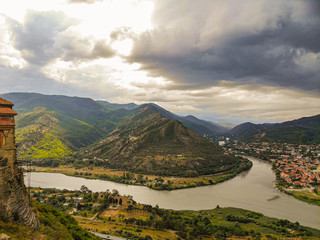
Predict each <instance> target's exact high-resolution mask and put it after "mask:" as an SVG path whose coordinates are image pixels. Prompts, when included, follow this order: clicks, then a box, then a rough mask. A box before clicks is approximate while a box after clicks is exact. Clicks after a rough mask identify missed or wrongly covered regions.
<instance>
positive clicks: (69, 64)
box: [0, 0, 320, 122]
mask: <svg viewBox="0 0 320 240" xmlns="http://www.w3.org/2000/svg"><path fill="white" fill-rule="evenodd" d="M17 5H19V8H17V7H16V6H17ZM319 23H320V3H319V1H317V0H291V1H289V0H259V1H257V0H243V1H239V0H224V1H220V0H197V1H193V0H183V1H172V0H135V1H131V0H122V1H114V0H50V1H48V2H45V1H43V0H30V1H20V0H11V1H9V2H8V3H6V4H5V5H4V6H2V8H1V9H0V92H11V91H29V92H40V93H45V94H66V95H78V96H84V97H91V98H94V99H105V100H107V101H113V102H119V103H126V102H136V103H138V104H141V103H145V102H155V103H157V104H159V105H161V106H163V107H165V108H167V109H168V110H170V111H173V112H176V113H178V114H182V115H188V114H194V115H196V116H199V117H202V118H205V119H208V120H214V121H215V120H219V121H220V120H221V121H226V120H229V121H231V122H232V121H234V122H241V121H257V122H264V121H267V122H278V121H285V120H291V119H293V118H299V117H303V116H307V115H315V114H319V105H320V95H319V90H320V67H319V66H320V42H319V39H320V28H319Z"/></svg>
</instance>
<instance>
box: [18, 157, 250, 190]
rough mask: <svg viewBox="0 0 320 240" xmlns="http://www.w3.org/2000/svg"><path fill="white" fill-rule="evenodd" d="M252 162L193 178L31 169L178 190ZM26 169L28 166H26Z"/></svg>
mask: <svg viewBox="0 0 320 240" xmlns="http://www.w3.org/2000/svg"><path fill="white" fill-rule="evenodd" d="M251 167H252V162H251V161H249V162H248V163H244V164H242V165H240V167H239V168H238V169H237V170H233V171H228V172H222V173H218V174H214V175H206V176H199V177H191V178H186V177H184V178H180V177H167V176H156V175H144V174H136V173H131V172H126V171H119V170H113V169H105V168H98V167H95V168H91V167H85V168H81V169H78V168H74V167H69V166H66V165H60V166H58V167H36V166H33V167H32V169H31V171H34V172H49V173H62V174H65V175H67V176H73V177H82V178H87V179H99V180H107V181H112V182H117V183H124V184H128V185H137V186H145V187H148V188H151V189H153V190H177V189H185V188H193V187H199V186H208V185H215V184H217V183H221V182H224V181H226V180H228V179H231V178H233V177H235V176H237V175H238V174H239V173H241V172H244V171H246V170H249V169H250V168H251ZM24 169H26V167H24Z"/></svg>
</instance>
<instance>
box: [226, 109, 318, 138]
mask: <svg viewBox="0 0 320 240" xmlns="http://www.w3.org/2000/svg"><path fill="white" fill-rule="evenodd" d="M228 134H229V135H230V136H231V137H233V138H236V139H239V140H242V141H247V142H250V141H254V140H262V141H269V142H287V143H297V144H308V143H320V115H316V116H312V117H304V118H300V119H297V120H293V121H287V122H283V123H274V124H272V123H264V124H253V123H250V122H247V123H243V124H240V125H238V126H236V127H234V128H233V129H232V130H230V131H229V133H228Z"/></svg>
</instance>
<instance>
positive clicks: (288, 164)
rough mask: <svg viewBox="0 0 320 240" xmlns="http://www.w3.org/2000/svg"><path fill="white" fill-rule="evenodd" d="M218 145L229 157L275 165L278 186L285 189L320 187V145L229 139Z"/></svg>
mask: <svg viewBox="0 0 320 240" xmlns="http://www.w3.org/2000/svg"><path fill="white" fill-rule="evenodd" d="M218 144H219V146H220V147H222V148H223V149H224V150H225V151H226V152H228V153H229V154H241V155H250V156H255V157H258V158H260V159H263V160H266V161H269V162H272V164H273V169H274V170H275V172H276V174H277V176H278V183H279V184H280V185H281V186H283V187H286V188H301V187H304V188H306V187H307V188H314V187H315V186H319V185H320V145H298V144H288V143H268V142H253V143H244V142H240V141H230V140H229V139H228V138H226V139H224V140H223V141H219V142H218ZM279 178H280V179H281V180H280V179H279Z"/></svg>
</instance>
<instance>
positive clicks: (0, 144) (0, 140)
mask: <svg viewBox="0 0 320 240" xmlns="http://www.w3.org/2000/svg"><path fill="white" fill-rule="evenodd" d="M3 145H4V133H3V131H0V147H3Z"/></svg>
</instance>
